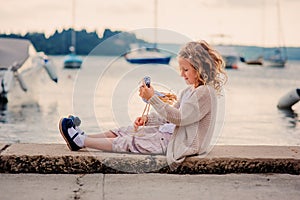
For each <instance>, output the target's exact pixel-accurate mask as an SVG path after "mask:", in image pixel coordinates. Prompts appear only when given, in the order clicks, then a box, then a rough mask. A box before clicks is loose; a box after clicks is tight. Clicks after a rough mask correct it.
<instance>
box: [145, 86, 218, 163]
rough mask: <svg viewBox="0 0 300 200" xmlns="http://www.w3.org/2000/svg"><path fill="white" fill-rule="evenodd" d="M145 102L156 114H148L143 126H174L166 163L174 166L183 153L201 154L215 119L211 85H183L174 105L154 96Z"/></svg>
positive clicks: (207, 143)
mask: <svg viewBox="0 0 300 200" xmlns="http://www.w3.org/2000/svg"><path fill="white" fill-rule="evenodd" d="M149 103H150V104H151V105H152V106H153V108H154V109H155V110H156V112H157V113H158V114H157V113H154V112H153V113H150V114H149V116H148V122H147V125H161V124H164V123H167V122H170V123H173V124H175V125H176V128H175V131H174V133H173V135H172V138H171V140H170V142H169V144H168V149H167V162H168V164H169V166H170V167H171V169H175V168H176V167H178V166H179V165H180V164H181V163H182V162H183V161H184V159H185V158H186V157H187V156H190V155H196V154H202V153H204V152H205V151H206V149H207V148H208V146H209V143H210V141H211V138H212V135H213V132H214V126H215V121H216V110H217V99H216V93H215V90H214V89H213V88H212V87H211V86H199V87H197V88H194V87H187V88H186V89H184V90H183V91H182V92H181V94H180V95H179V98H178V101H177V103H176V104H175V105H174V106H170V105H169V104H166V103H164V102H163V101H161V100H160V99H159V97H158V96H156V95H154V96H153V97H151V98H150V99H149Z"/></svg>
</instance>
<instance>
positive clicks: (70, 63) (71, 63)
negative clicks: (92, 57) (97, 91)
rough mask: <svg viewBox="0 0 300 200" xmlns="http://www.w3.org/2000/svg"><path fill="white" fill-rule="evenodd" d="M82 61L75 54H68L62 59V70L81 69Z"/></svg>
mask: <svg viewBox="0 0 300 200" xmlns="http://www.w3.org/2000/svg"><path fill="white" fill-rule="evenodd" d="M81 64H82V59H81V57H80V56H78V55H76V54H75V53H70V54H68V55H67V56H66V57H65V59H64V68H69V69H79V68H81Z"/></svg>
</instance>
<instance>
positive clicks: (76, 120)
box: [68, 115, 81, 126]
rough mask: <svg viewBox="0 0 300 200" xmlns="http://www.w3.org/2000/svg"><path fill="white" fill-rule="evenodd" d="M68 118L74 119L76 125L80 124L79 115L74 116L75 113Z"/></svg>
mask: <svg viewBox="0 0 300 200" xmlns="http://www.w3.org/2000/svg"><path fill="white" fill-rule="evenodd" d="M68 118H70V119H72V120H73V123H74V125H75V126H80V124H81V120H80V119H79V117H77V116H74V115H69V116H68Z"/></svg>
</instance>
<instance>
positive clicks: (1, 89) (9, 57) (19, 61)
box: [0, 38, 57, 104]
mask: <svg viewBox="0 0 300 200" xmlns="http://www.w3.org/2000/svg"><path fill="white" fill-rule="evenodd" d="M43 69H44V71H46V72H47V73H48V75H49V77H50V78H51V79H52V80H53V81H54V82H57V75H56V72H55V70H54V68H53V65H52V62H51V61H50V60H49V59H48V57H47V56H46V55H45V54H44V53H43V52H37V51H36V49H35V48H34V46H33V45H32V43H31V42H30V41H29V40H26V39H11V38H0V83H1V85H0V103H1V104H6V103H7V102H8V101H9V98H8V95H10V94H11V93H14V92H13V91H15V88H17V87H15V86H16V85H19V86H20V87H19V88H20V89H21V90H22V91H24V92H27V93H28V92H31V91H32V90H34V86H35V84H36V83H35V80H36V78H37V77H41V75H42V74H41V73H42V70H43ZM18 83H19V84H18ZM14 100H16V99H14Z"/></svg>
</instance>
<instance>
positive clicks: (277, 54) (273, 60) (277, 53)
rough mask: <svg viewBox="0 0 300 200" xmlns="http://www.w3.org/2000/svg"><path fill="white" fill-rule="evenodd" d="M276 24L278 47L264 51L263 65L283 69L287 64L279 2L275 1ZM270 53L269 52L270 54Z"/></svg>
mask: <svg viewBox="0 0 300 200" xmlns="http://www.w3.org/2000/svg"><path fill="white" fill-rule="evenodd" d="M276 7H277V22H278V42H279V46H278V47H276V48H270V49H269V51H267V50H266V49H265V50H264V51H265V53H264V54H265V56H264V61H263V65H265V66H273V67H284V66H285V64H286V62H287V51H286V48H285V46H284V42H283V34H282V26H281V17H280V16H281V13H280V1H279V0H277V5H276ZM270 51H271V52H270Z"/></svg>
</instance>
